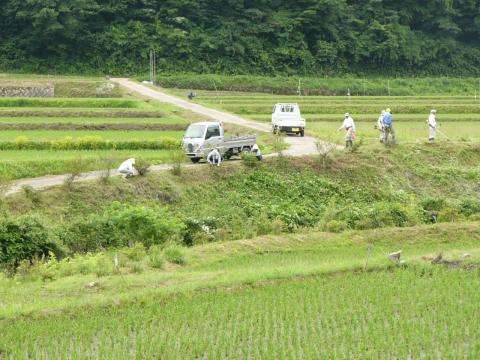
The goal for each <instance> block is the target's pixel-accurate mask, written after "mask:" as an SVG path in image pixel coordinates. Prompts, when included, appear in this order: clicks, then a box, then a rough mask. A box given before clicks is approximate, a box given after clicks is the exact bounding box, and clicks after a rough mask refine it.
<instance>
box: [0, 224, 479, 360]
mask: <svg viewBox="0 0 480 360" xmlns="http://www.w3.org/2000/svg"><path fill="white" fill-rule="evenodd" d="M453 234H455V236H454V237H452V235H453ZM478 234H479V233H478V224H470V225H455V224H444V225H438V226H424V227H417V228H410V229H401V230H399V229H386V230H382V231H368V232H349V233H345V234H342V235H332V234H325V233H304V234H297V235H288V236H281V237H263V238H258V239H254V240H245V241H237V242H227V243H223V244H210V245H205V246H199V247H195V248H192V249H188V251H187V254H186V264H185V265H183V266H181V267H179V266H168V267H167V268H166V269H164V270H156V269H152V268H149V267H146V268H145V271H144V272H142V273H140V274H138V273H137V272H136V270H134V264H132V263H129V264H128V265H127V266H128V268H125V269H126V270H128V269H130V270H128V271H129V273H127V274H126V273H123V270H121V273H120V274H119V275H114V274H112V275H107V276H102V277H100V278H98V277H97V276H96V275H95V274H94V273H92V274H86V275H74V276H71V275H70V276H67V277H58V278H57V277H56V276H55V274H56V272H55V271H57V273H58V274H60V270H54V272H53V276H54V280H49V281H46V282H42V281H39V280H32V279H30V278H29V277H28V276H27V277H26V278H22V276H19V277H18V278H16V279H0V282H1V285H2V289H3V297H2V299H3V300H2V303H1V304H0V318H2V319H3V320H0V321H1V324H2V328H3V329H5V330H7V331H5V333H4V334H5V335H4V336H2V338H1V339H0V348H1V349H2V351H3V352H4V353H6V355H9V356H12V357H18V356H21V354H25V353H26V352H27V353H31V354H33V353H35V354H36V356H44V357H61V358H64V357H68V356H72V357H82V356H83V355H85V354H86V353H90V354H93V355H94V356H100V357H103V358H123V357H124V355H125V354H124V351H125V350H124V347H125V348H127V349H129V351H131V352H130V353H128V355H125V356H126V357H131V356H132V354H134V355H133V356H142V357H151V356H158V355H159V354H160V355H161V356H164V357H166V358H170V357H171V358H177V357H178V356H182V357H187V358H188V357H189V356H192V357H194V356H203V355H206V356H208V357H215V355H216V354H219V353H223V354H224V355H225V356H226V357H229V358H230V357H237V356H238V357H240V358H244V357H245V356H247V357H248V354H251V355H252V354H253V355H254V357H258V356H260V357H266V358H269V357H270V356H269V355H271V354H273V353H275V352H277V355H278V356H280V357H282V354H286V356H294V357H295V356H297V355H298V354H299V352H301V351H303V354H304V356H306V357H310V356H307V355H308V354H311V355H312V357H314V356H313V355H318V354H320V353H322V354H325V356H326V357H330V356H332V355H333V354H335V352H336V353H337V354H342V353H343V352H345V354H351V355H352V354H356V356H355V355H353V356H354V357H357V356H358V357H365V356H366V357H368V355H370V356H373V357H377V356H376V355H377V354H378V356H380V354H383V355H385V354H391V356H395V357H396V356H398V357H405V356H407V355H408V352H409V351H410V354H413V355H416V354H417V353H418V354H421V351H424V350H425V349H430V348H435V349H436V351H438V352H439V353H441V354H442V355H444V356H446V357H448V356H449V355H454V354H458V353H460V352H461V353H462V354H465V353H466V352H468V351H471V352H472V354H473V353H474V351H476V350H475V349H476V348H475V347H472V348H469V347H468V346H467V342H468V341H470V340H468V341H467V340H466V339H465V337H464V336H463V334H464V333H465V331H466V330H465V326H466V324H468V326H469V328H470V329H476V328H478V326H477V324H476V322H477V320H476V319H477V317H476V316H475V315H474V314H475V311H476V308H475V304H476V303H477V301H478V299H477V297H478V291H477V290H476V289H477V287H478V285H480V284H477V282H478V276H477V275H478V274H477V271H476V270H474V271H465V270H461V269H446V268H445V269H444V268H442V267H441V266H439V267H431V266H430V265H428V264H427V263H426V262H425V261H423V260H422V259H421V256H423V255H427V256H430V255H433V256H434V255H436V254H437V253H438V252H443V254H444V256H445V257H446V258H448V259H451V260H453V259H458V258H459V257H460V255H461V254H462V253H463V252H464V251H469V252H470V253H471V254H472V256H473V259H476V258H477V257H478V256H479V255H480V251H479V250H478ZM368 244H370V245H369V246H370V249H371V252H370V255H369V256H368V255H367V254H368V251H367V245H368ZM399 248H401V249H403V257H404V259H405V260H406V264H405V266H404V267H401V266H400V267H395V266H394V267H392V266H391V263H390V262H389V261H388V260H387V259H386V255H387V254H388V253H389V252H391V251H394V250H397V249H399ZM109 256H113V253H110V255H107V259H109ZM144 256H145V255H144ZM367 257H368V260H367ZM90 259H91V261H96V260H98V261H100V262H101V263H103V260H100V259H99V257H98V256H97V257H96V258H95V257H90ZM112 259H113V257H110V260H107V261H110V262H112V261H113V260H112ZM121 261H122V260H121ZM137 261H139V262H140V264H141V265H139V266H144V264H142V261H144V260H143V259H142V258H138V260H137ZM145 261H146V258H145ZM472 261H473V260H472ZM472 261H469V262H468V263H472ZM473 263H474V262H473ZM120 264H122V262H120ZM62 266H63V269H65V267H68V266H74V263H73V262H71V263H70V265H69V263H64V264H63V265H62ZM93 266H95V263H93ZM121 266H122V265H121ZM54 268H55V265H54V264H53V267H52V269H54ZM365 268H366V269H367V270H372V271H373V272H370V271H368V272H363V271H364V270H365ZM59 269H60V268H59ZM87 269H88V268H87ZM351 271H355V272H351ZM34 274H35V273H34ZM36 274H37V276H39V275H40V274H41V273H40V272H37V273H36ZM312 276H314V277H312ZM305 277H307V278H305ZM92 281H95V282H96V284H95V285H94V286H93V287H92V288H89V287H88V286H86V285H87V284H89V283H90V282H92ZM279 281H280V282H279ZM40 289H41V291H40ZM460 293H461V294H462V296H461V297H459V296H458V294H460ZM27 294H28V296H26V295H27ZM460 309H461V310H460ZM20 315H21V316H20ZM420 319H422V320H420ZM419 321H420V323H419ZM100 324H101V328H100ZM253 324H254V325H253ZM352 324H353V325H352ZM393 329H396V330H395V331H396V332H397V333H399V334H401V335H402V336H401V337H392V336H391V334H390V333H391V331H393ZM196 331H198V335H195V336H192V335H191V334H192V332H193V333H195V332H196ZM471 331H472V332H471V333H470V336H473V334H474V331H475V330H471ZM27 334H28V336H27ZM338 334H341V335H338ZM134 339H136V341H135V342H134ZM213 339H215V341H213ZM295 339H296V340H295ZM115 343H117V345H115ZM53 344H55V346H53ZM94 344H97V345H94ZM252 344H256V346H254V345H252ZM366 344H369V345H370V346H369V347H366V346H365V345H366ZM460 344H462V345H460ZM392 349H395V350H392ZM262 354H263V356H262ZM404 355H405V356H404Z"/></svg>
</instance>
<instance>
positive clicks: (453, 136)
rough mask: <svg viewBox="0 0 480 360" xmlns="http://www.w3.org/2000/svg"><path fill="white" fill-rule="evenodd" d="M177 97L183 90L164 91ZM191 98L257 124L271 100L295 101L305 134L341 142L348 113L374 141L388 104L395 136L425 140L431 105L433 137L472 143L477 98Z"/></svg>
mask: <svg viewBox="0 0 480 360" xmlns="http://www.w3.org/2000/svg"><path fill="white" fill-rule="evenodd" d="M170 91H171V92H173V93H175V94H177V95H183V94H184V93H185V90H170ZM194 101H197V102H199V103H202V104H205V105H209V106H213V107H216V108H219V109H222V110H225V111H227V112H231V113H235V114H239V115H241V116H244V117H246V118H250V119H253V120H257V121H262V122H270V119H271V110H272V107H273V105H274V104H275V103H277V102H296V103H299V104H300V107H301V111H302V114H303V116H304V117H305V118H306V119H307V133H309V134H310V135H314V136H318V137H320V138H323V139H325V138H327V139H329V140H331V141H339V142H340V141H341V139H342V137H341V135H340V134H338V133H336V132H335V130H336V129H338V127H339V126H340V124H341V122H342V120H343V114H344V113H345V112H349V113H350V114H351V115H352V116H353V118H354V119H355V120H356V121H357V135H358V137H359V138H360V139H363V141H364V142H366V143H372V142H376V141H377V140H378V131H376V130H375V129H374V128H373V127H374V125H375V124H376V119H377V118H378V116H379V114H380V111H381V110H382V109H386V108H391V109H392V112H393V114H394V117H395V119H396V122H395V126H396V131H397V136H398V139H399V141H401V142H412V141H417V140H420V141H422V140H425V139H426V138H427V135H428V127H427V125H426V119H427V117H428V115H429V112H430V110H431V109H436V110H437V111H438V122H439V123H440V124H441V127H440V129H441V132H442V133H444V134H445V135H446V136H444V135H443V134H438V138H437V139H438V140H441V139H444V140H446V139H447V138H448V139H450V140H453V141H476V140H479V139H480V98H475V97H473V96H471V97H465V96H448V97H446V96H423V97H422V96H419V97H410V96H405V97H401V96H395V97H394V96H391V97H359V96H357V97H354V96H352V97H347V96H337V97H333V96H302V97H299V96H282V95H269V94H265V93H241V92H232V93H230V92H225V91H223V92H214V91H198V92H197V97H196V98H195V100H194Z"/></svg>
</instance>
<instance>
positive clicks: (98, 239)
mask: <svg viewBox="0 0 480 360" xmlns="http://www.w3.org/2000/svg"><path fill="white" fill-rule="evenodd" d="M183 231H184V225H183V223H181V222H180V221H178V220H177V219H175V218H173V217H172V216H171V215H170V214H169V212H168V211H167V210H166V209H164V208H161V207H152V208H147V207H143V206H135V205H126V204H120V203H113V204H112V205H111V206H110V207H109V208H108V209H107V210H106V211H105V212H104V213H103V214H101V215H92V216H91V217H89V218H87V219H80V220H77V221H75V222H73V223H72V224H71V225H70V226H69V227H68V229H66V231H62V232H60V234H59V236H60V237H61V238H62V240H63V242H64V243H65V244H66V245H67V246H68V247H69V249H70V250H72V251H73V252H81V253H85V252H89V251H97V250H102V249H108V248H119V247H124V246H133V245H135V244H136V243H141V244H142V245H144V246H145V247H147V248H148V247H150V246H152V245H157V244H163V243H165V242H166V241H167V240H171V241H178V240H180V239H181V237H182V235H183Z"/></svg>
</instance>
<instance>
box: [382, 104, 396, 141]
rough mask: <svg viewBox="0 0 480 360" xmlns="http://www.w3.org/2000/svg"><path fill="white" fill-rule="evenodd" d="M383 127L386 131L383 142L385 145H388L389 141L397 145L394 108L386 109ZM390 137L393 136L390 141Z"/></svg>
mask: <svg viewBox="0 0 480 360" xmlns="http://www.w3.org/2000/svg"><path fill="white" fill-rule="evenodd" d="M383 129H384V130H383V131H384V132H385V134H384V137H383V143H384V144H385V145H388V144H389V143H390V144H392V145H395V143H396V138H395V130H394V129H393V116H392V110H390V109H387V110H385V114H384V115H383ZM389 137H391V140H390V141H389V140H388V138H389Z"/></svg>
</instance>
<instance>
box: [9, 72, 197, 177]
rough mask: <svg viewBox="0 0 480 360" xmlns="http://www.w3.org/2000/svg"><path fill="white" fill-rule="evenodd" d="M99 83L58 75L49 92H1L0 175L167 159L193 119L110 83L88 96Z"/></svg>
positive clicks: (40, 172) (169, 159)
mask: <svg viewBox="0 0 480 360" xmlns="http://www.w3.org/2000/svg"><path fill="white" fill-rule="evenodd" d="M41 81H43V80H41ZM45 81H46V80H45ZM48 81H50V80H48ZM102 83H104V81H102V80H98V79H95V80H94V79H88V80H83V81H76V80H60V81H57V82H56V83H55V93H56V97H55V98H47V99H42V98H1V99H0V155H1V160H0V171H1V175H0V178H1V179H2V180H12V179H19V178H25V177H37V176H43V175H54V174H64V173H71V172H78V171H88V170H96V169H103V168H106V167H107V166H116V165H118V164H119V163H120V162H121V161H122V160H124V159H125V158H128V157H136V158H143V159H145V160H147V161H148V162H150V163H152V164H161V163H169V162H172V161H173V160H172V159H173V158H174V156H172V155H173V153H175V152H178V148H179V146H178V145H179V143H180V139H181V137H182V135H183V132H184V130H185V128H186V127H187V126H188V124H189V123H191V122H192V121H196V120H199V119H200V118H199V117H198V116H197V115H194V114H190V113H187V112H185V111H183V110H181V109H178V108H176V107H174V106H171V105H169V104H163V103H160V102H156V101H150V100H149V99H142V98H140V97H136V96H134V94H130V93H127V92H124V91H123V90H121V89H117V88H118V87H117V88H115V90H114V91H113V92H112V93H111V94H110V95H109V97H106V98H104V97H100V98H96V97H95V90H96V86H98V85H99V84H102ZM176 158H178V157H176Z"/></svg>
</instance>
